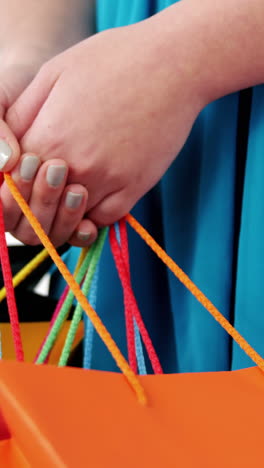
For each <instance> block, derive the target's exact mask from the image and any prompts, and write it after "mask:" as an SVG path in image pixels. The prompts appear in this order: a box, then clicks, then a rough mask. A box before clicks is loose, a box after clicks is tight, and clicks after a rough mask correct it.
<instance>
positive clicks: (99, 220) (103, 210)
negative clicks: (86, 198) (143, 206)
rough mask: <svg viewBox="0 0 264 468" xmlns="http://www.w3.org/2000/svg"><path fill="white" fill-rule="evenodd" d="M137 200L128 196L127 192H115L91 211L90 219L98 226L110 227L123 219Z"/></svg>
mask: <svg viewBox="0 0 264 468" xmlns="http://www.w3.org/2000/svg"><path fill="white" fill-rule="evenodd" d="M136 201H137V200H135V199H134V198H133V200H132V197H130V196H128V194H127V191H125V190H123V191H120V192H115V193H113V194H111V195H109V196H107V197H106V198H105V199H104V200H102V201H101V202H100V203H99V204H98V205H97V206H96V207H95V208H93V209H92V210H91V211H89V213H88V215H89V219H90V220H91V221H92V222H93V223H95V224H96V225H97V226H100V227H102V226H110V225H111V224H114V223H115V222H117V221H119V220H120V219H121V218H123V217H124V216H125V215H126V214H127V213H128V212H129V211H130V210H131V208H132V207H133V206H134V204H135V203H136Z"/></svg>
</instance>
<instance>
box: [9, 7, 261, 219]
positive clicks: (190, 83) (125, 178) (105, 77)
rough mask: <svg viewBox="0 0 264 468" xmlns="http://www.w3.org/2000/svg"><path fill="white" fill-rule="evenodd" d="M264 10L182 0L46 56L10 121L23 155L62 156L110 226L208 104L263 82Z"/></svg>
mask: <svg viewBox="0 0 264 468" xmlns="http://www.w3.org/2000/svg"><path fill="white" fill-rule="evenodd" d="M263 15H264V4H263V1H262V0H250V1H248V0H239V1H238V0H221V1H220V0H219V1H217V0H216V1H215V2H211V1H210V0H199V1H198V0H185V1H181V2H179V3H176V4H175V5H173V6H171V7H169V8H167V9H166V10H164V11H162V12H161V13H159V14H157V15H154V16H153V17H151V18H149V19H148V20H145V21H143V22H141V23H138V24H136V25H132V26H127V27H124V28H119V29H115V30H109V31H105V32H103V33H100V34H98V35H95V36H93V37H91V38H90V39H87V40H84V41H82V42H80V43H79V44H77V45H75V46H73V47H72V48H70V49H68V50H67V51H65V52H63V53H61V54H59V55H57V56H56V57H54V58H53V59H51V60H49V61H48V62H47V63H46V64H45V65H44V66H43V67H42V68H41V70H40V72H39V73H38V74H37V75H36V77H35V78H34V80H33V81H32V83H31V84H30V85H29V86H28V88H27V89H26V90H25V91H24V92H23V93H22V95H21V96H20V97H19V98H18V99H17V101H16V102H15V103H14V105H13V106H11V108H10V109H9V110H8V112H7V116H6V120H7V123H8V124H9V126H10V127H11V128H12V129H13V131H14V134H15V135H16V137H17V139H18V140H19V141H20V144H21V147H22V150H23V151H26V152H28V151H33V152H37V153H38V154H39V156H40V158H41V160H43V161H46V160H48V159H49V158H56V157H59V156H60V155H63V159H64V160H65V161H66V162H67V163H68V165H69V176H68V180H69V182H70V183H80V184H82V185H84V186H85V187H86V188H87V189H88V191H89V200H88V205H87V210H88V214H89V219H90V220H92V221H93V222H94V223H95V224H97V225H99V226H101V225H107V224H112V223H113V222H115V221H117V220H118V219H120V218H121V217H122V216H123V215H124V214H126V213H127V212H128V211H130V209H131V208H132V207H133V206H134V204H135V203H136V202H137V200H138V199H139V198H141V197H142V196H143V195H144V194H145V193H146V192H147V191H148V190H150V189H151V187H153V186H154V185H155V183H156V182H157V181H158V180H159V179H160V178H161V177H162V175H163V174H164V173H165V171H166V170H167V168H168V167H169V166H170V164H171V163H172V161H173V160H174V159H175V157H176V156H177V154H178V153H179V151H180V150H181V148H182V146H183V145H184V143H185V141H186V138H187V137H188V135H189V132H190V130H191V128H192V125H193V123H194V121H195V119H196V117H197V116H198V114H199V112H200V111H201V109H202V108H203V107H205V105H206V104H208V103H209V102H211V101H213V100H215V99H217V98H219V97H221V96H224V95H226V94H229V93H231V92H234V91H236V90H239V89H242V88H246V87H248V86H253V85H256V84H259V83H262V82H263V77H264V60H263V59H264V57H263V54H264V53H263V50H262V47H261V44H262V43H263V39H264V27H263V21H262V18H263ZM73 70H74V73H73ZM88 84H89V85H88ZM15 163H16V160H15V157H14V158H13V159H12V157H11V158H10V160H9V161H8V164H15ZM3 202H4V204H5V200H3Z"/></svg>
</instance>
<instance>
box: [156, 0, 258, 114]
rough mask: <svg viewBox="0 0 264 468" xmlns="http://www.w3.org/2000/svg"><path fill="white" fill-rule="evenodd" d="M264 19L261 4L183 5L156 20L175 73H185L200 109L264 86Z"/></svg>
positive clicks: (227, 0)
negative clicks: (237, 93)
mask: <svg viewBox="0 0 264 468" xmlns="http://www.w3.org/2000/svg"><path fill="white" fill-rule="evenodd" d="M238 3H239V8H238ZM263 14H264V4H263V0H243V1H240V2H238V1H237V0H221V1H215V2H212V1H211V0H200V2H199V9H198V7H197V0H185V1H181V2H179V3H176V4H174V5H172V6H171V7H169V8H167V9H165V10H163V11H162V12H161V13H159V14H158V15H156V18H155V16H154V17H153V20H154V21H156V22H157V24H158V23H159V29H160V37H161V40H162V41H163V42H166V47H167V48H168V52H167V55H168V57H169V61H170V65H169V66H170V67H171V71H172V73H173V70H175V71H177V72H178V70H182V73H183V74H184V76H185V80H186V86H188V87H190V89H191V90H192V92H193V93H194V95H196V96H197V98H198V101H199V100H200V105H201V108H203V107H204V106H205V105H207V104H208V103H209V102H211V101H213V100H216V99H218V98H220V97H223V96H225V95H227V94H230V93H232V92H235V91H238V90H240V89H244V88H247V87H250V86H255V85H258V84H260V83H263V82H264V52H263V48H262V47H261V44H262V43H263V39H264V27H263V21H262V18H263ZM176 83H177V80H176Z"/></svg>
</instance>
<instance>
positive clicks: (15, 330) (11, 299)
mask: <svg viewBox="0 0 264 468" xmlns="http://www.w3.org/2000/svg"><path fill="white" fill-rule="evenodd" d="M2 183H3V174H2V173H1V174H0V186H1V185H2ZM0 260H1V265H2V274H3V278H4V285H5V288H6V299H7V306H8V313H9V317H10V323H11V330H12V336H13V341H14V347H15V354H16V359H17V360H18V361H23V360H24V353H23V346H22V339H21V333H20V326H19V319H18V312H17V305H16V299H15V292H14V287H13V276H12V270H11V266H10V260H9V254H8V247H7V243H6V237H5V224H4V214H3V205H2V200H1V197H0Z"/></svg>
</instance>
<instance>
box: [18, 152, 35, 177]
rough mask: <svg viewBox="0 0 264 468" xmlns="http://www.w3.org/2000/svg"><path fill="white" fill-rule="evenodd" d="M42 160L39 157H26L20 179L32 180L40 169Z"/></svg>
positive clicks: (22, 163)
mask: <svg viewBox="0 0 264 468" xmlns="http://www.w3.org/2000/svg"><path fill="white" fill-rule="evenodd" d="M39 163H40V160H39V158H38V157H37V156H25V157H24V159H23V161H22V162H21V166H20V177H21V179H24V180H32V179H33V177H34V176H35V174H36V172H37V169H38V167H39Z"/></svg>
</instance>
